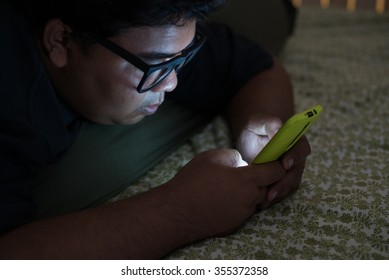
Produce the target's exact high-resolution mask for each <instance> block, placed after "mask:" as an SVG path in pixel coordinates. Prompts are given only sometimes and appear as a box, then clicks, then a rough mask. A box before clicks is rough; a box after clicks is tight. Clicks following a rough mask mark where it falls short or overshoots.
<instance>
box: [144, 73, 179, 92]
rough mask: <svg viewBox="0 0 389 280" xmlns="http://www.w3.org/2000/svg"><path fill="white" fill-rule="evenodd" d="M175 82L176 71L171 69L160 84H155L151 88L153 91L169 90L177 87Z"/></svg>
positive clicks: (176, 81)
mask: <svg viewBox="0 0 389 280" xmlns="http://www.w3.org/2000/svg"><path fill="white" fill-rule="evenodd" d="M177 84H178V78H177V73H176V71H175V70H173V71H172V72H170V74H169V75H167V76H166V78H165V79H164V80H163V81H162V82H161V83H160V84H158V85H156V86H155V87H154V88H152V89H151V90H152V91H154V92H171V91H173V90H174V89H175V88H176V87H177Z"/></svg>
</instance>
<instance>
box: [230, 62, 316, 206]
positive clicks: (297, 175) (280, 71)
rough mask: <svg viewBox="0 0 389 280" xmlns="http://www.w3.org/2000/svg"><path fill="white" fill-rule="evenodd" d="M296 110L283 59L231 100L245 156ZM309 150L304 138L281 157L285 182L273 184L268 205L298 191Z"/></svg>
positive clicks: (254, 151) (253, 152) (233, 121)
mask: <svg viewBox="0 0 389 280" xmlns="http://www.w3.org/2000/svg"><path fill="white" fill-rule="evenodd" d="M293 113H294V100H293V90H292V85H291V82H290V79H289V77H288V74H287V73H286V71H285V69H284V68H283V66H282V65H281V63H280V62H278V61H277V60H275V62H274V64H273V66H272V67H271V68H270V69H268V70H265V71H263V72H260V73H259V74H257V75H256V76H254V78H252V79H251V80H250V81H249V82H248V83H247V84H246V85H245V86H244V87H243V88H242V89H241V90H240V91H239V93H238V94H237V95H236V96H235V97H234V98H233V99H232V101H231V104H230V107H229V111H228V114H229V117H230V121H231V125H232V129H233V133H234V136H235V138H236V145H237V148H238V150H239V151H240V152H241V154H242V156H243V158H244V159H245V160H246V161H247V162H250V161H251V160H252V159H253V158H254V157H255V155H256V154H257V153H258V152H259V151H260V150H261V149H262V148H263V147H264V145H265V144H266V143H267V142H268V141H269V139H270V138H271V137H272V136H273V135H274V134H275V133H276V132H277V130H278V129H279V128H280V127H281V125H282V122H284V121H285V120H286V119H287V118H289V117H290V116H291V115H292V114H293ZM309 153H310V147H309V144H308V141H307V139H306V138H305V137H303V138H302V139H301V140H300V141H299V142H298V143H297V144H296V145H295V146H294V147H293V148H292V149H291V150H289V151H288V152H287V153H286V154H285V155H284V156H283V157H282V159H281V162H282V165H283V166H284V168H285V169H287V170H288V173H287V175H286V176H285V178H283V180H282V181H280V182H277V183H276V184H274V185H272V186H271V187H270V188H269V189H268V192H267V197H266V200H265V201H264V202H263V203H262V204H261V207H262V208H266V207H268V206H269V205H270V203H271V202H277V201H280V200H282V199H283V198H285V197H286V196H288V195H289V194H290V193H292V192H293V191H295V190H296V189H297V188H298V186H299V184H300V181H301V176H302V173H303V170H304V164H305V158H306V157H307V156H308V155H309Z"/></svg>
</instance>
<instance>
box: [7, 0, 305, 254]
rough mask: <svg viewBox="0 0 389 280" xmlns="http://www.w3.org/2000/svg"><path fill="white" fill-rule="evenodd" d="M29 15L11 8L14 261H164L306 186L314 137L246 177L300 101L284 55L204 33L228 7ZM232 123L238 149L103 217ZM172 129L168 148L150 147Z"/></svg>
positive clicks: (158, 1) (85, 6)
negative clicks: (220, 117)
mask: <svg viewBox="0 0 389 280" xmlns="http://www.w3.org/2000/svg"><path fill="white" fill-rule="evenodd" d="M13 2H14V3H15V1H13ZM16 2H17V5H15V7H16V8H15V9H14V8H11V7H10V6H9V5H8V4H7V3H6V2H5V1H4V0H3V1H1V2H0V3H1V7H0V11H1V13H2V14H1V17H0V18H1V34H2V36H3V37H4V38H7V40H6V41H5V40H4V41H5V42H6V43H5V44H3V46H2V47H1V49H0V50H1V52H0V55H1V59H2V66H3V69H2V70H1V71H2V72H1V76H0V78H1V83H2V85H3V89H4V90H2V91H1V94H0V98H1V103H0V104H1V105H0V106H1V110H0V120H1V124H0V129H1V134H0V137H1V138H0V147H1V148H0V149H1V159H0V160H1V172H2V173H1V187H0V202H1V204H0V207H1V211H0V213H1V214H0V215H1V232H2V236H1V237H0V248H1V250H0V255H1V257H2V258H24V259H30V258H45V259H54V258H60V259H79V258H87V259H96V258H103V259H108V258H114V259H119V258H160V257H163V256H164V255H166V254H167V253H169V252H170V251H172V250H174V249H175V248H178V247H180V246H183V245H186V244H189V243H191V242H193V241H196V240H199V239H203V238H207V237H211V236H220V235H225V234H228V233H230V232H232V231H233V230H235V229H236V228H238V227H239V226H240V225H241V224H242V223H244V221H245V220H246V219H247V218H249V217H250V216H251V215H252V214H253V213H255V211H256V210H257V209H258V208H261V209H264V208H267V207H268V206H269V205H270V204H271V203H274V202H278V201H280V200H282V199H283V198H284V197H286V196H287V195H288V194H290V193H291V192H292V191H294V190H295V189H297V188H298V185H299V183H300V180H301V175H302V172H303V168H304V161H305V158H306V156H307V155H308V154H309V152H310V148H309V144H308V142H307V140H306V139H305V138H304V139H303V140H301V141H300V142H299V143H298V144H297V145H296V146H295V147H294V148H293V149H291V150H290V151H289V152H288V153H287V154H286V155H285V156H284V157H283V158H282V159H281V160H280V161H277V162H273V163H268V164H261V165H248V164H247V162H250V160H251V159H252V158H253V157H254V156H255V155H256V153H258V151H260V150H261V148H262V147H263V146H264V145H265V143H266V142H267V141H268V140H269V138H271V137H272V135H274V133H275V132H276V130H277V129H278V128H279V127H280V125H281V123H282V121H283V120H285V119H286V118H287V117H289V116H290V115H291V114H292V113H293V96H292V89H291V85H290V82H289V79H288V76H287V74H286V73H285V71H284V69H283V68H282V66H281V65H280V64H279V63H278V62H277V61H276V60H273V59H272V57H271V56H270V55H268V54H267V53H265V52H264V51H263V50H261V49H260V48H259V47H257V46H256V45H255V44H252V43H250V42H248V41H245V40H243V39H241V38H237V37H234V36H233V35H232V33H231V32H230V31H229V30H228V29H227V28H226V27H223V26H205V25H203V24H202V23H201V22H202V21H203V19H204V17H205V16H206V15H207V14H208V13H210V12H212V11H214V10H215V9H217V8H219V7H221V6H222V5H223V2H224V1H217V0H193V1H186V0H182V1H179V0H147V1H145V0H142V1H124V0H112V1H104V0H90V1H87V0H84V1H61V0H58V1H44V0H40V1H39V0H37V1H16ZM16 10H17V11H22V12H21V13H20V14H19V13H18V12H16ZM21 14H23V15H24V16H21ZM28 26H29V27H30V28H31V30H32V31H30V28H29V27H28ZM206 38H207V39H206ZM4 65H7V69H5V68H4ZM178 73H179V74H178ZM169 95H170V99H171V100H170V101H169V103H168V104H166V105H165V104H164V105H162V103H163V102H164V100H165V98H167V97H169ZM181 106H185V107H181ZM159 107H160V108H159ZM177 108H178V109H177ZM181 108H190V109H181ZM223 111H225V112H226V113H227V116H228V119H229V120H230V123H231V127H232V131H233V133H234V136H235V138H236V144H237V150H231V149H225V150H215V151H209V152H205V153H202V154H200V155H198V156H197V157H195V158H194V159H193V160H192V161H190V162H189V163H188V164H187V165H186V166H185V167H184V168H183V169H182V170H180V171H179V172H178V173H177V175H176V176H175V177H174V178H172V179H171V180H170V181H168V182H166V183H165V184H163V185H161V186H156V187H155V188H153V189H152V190H151V191H148V192H146V193H143V194H140V195H137V196H134V197H132V198H129V199H124V200H122V201H119V202H116V203H111V204H104V205H99V204H100V202H101V199H102V198H106V197H108V196H109V194H112V193H114V192H117V191H118V190H119V189H120V188H122V187H123V185H126V184H129V183H130V182H131V180H133V179H134V178H136V177H137V176H139V174H140V173H141V171H142V170H141V171H136V170H135V169H136V167H137V165H138V164H141V163H142V164H143V162H146V163H145V164H144V166H146V169H147V168H150V166H151V165H152V164H153V163H155V160H158V159H160V158H162V157H163V156H165V155H166V153H161V154H160V155H159V156H156V158H153V157H154V154H156V152H155V151H158V152H159V151H160V150H164V149H165V145H170V146H166V150H170V149H172V147H176V146H177V145H178V143H181V141H182V139H184V138H185V137H187V136H188V135H189V133H190V132H191V131H193V129H195V128H197V127H198V126H199V125H200V124H203V123H204V122H205V121H206V120H208V119H209V117H211V116H214V115H215V114H218V113H221V112H223ZM151 115H153V116H151ZM146 116H148V117H147V118H146ZM143 119H144V120H143ZM181 119H182V120H185V122H184V123H182V122H179V120H181ZM142 120H143V121H142ZM80 125H81V128H80ZM107 125H109V126H107ZM161 127H163V133H162V134H160V135H162V136H163V137H166V139H161V140H160V139H156V140H155V139H154V137H152V138H153V139H152V140H155V141H150V142H147V143H146V144H144V145H140V146H139V143H138V142H136V141H137V139H149V138H148V137H147V135H149V134H148V133H150V132H152V131H153V130H154V129H161ZM181 127H183V128H181ZM142 129H144V130H142ZM177 131H178V133H177ZM145 134H146V136H145ZM107 135H108V138H107V139H109V141H107V143H105V142H104V141H105V139H106V138H105V137H107ZM112 135H113V136H112ZM163 137H161V138H163ZM157 138H158V137H157ZM177 138H178V139H179V141H176V139H177ZM75 139H77V140H75ZM121 139H125V143H124V144H123V143H121V142H120V141H121ZM149 140H150V139H149ZM159 140H160V141H159ZM132 141H135V142H132ZM155 142H157V143H155ZM101 143H103V144H101ZM134 143H135V144H134ZM172 143H173V144H172ZM140 144H142V143H140ZM143 146H145V147H143ZM149 146H156V147H157V148H156V149H155V150H151V151H154V152H152V153H147V151H150V150H147V149H148V147H149ZM102 147H103V148H102ZM110 149H112V150H113V152H110V151H111V150H110ZM106 150H108V151H109V152H108V153H107V152H106ZM112 153H114V154H115V158H114V159H111V160H106V158H103V156H101V155H104V154H105V155H106V156H111V155H112ZM85 155H86V156H85ZM91 157H93V158H92V159H91ZM133 157H134V158H133ZM85 158H87V160H85ZM94 158H95V159H98V160H93V159H94ZM80 160H81V161H82V162H83V160H85V162H86V163H85V164H79V161H80ZM131 160H133V161H131ZM105 162H106V163H107V165H106V166H107V167H108V166H111V165H112V166H115V167H117V168H119V167H124V168H125V169H124V170H125V171H120V172H118V171H117V170H114V169H117V168H113V169H112V170H107V169H105V167H104V166H103V167H102V166H100V165H99V164H100V163H105ZM71 166H77V169H76V170H75V171H74V172H73V173H72V171H71V170H72V169H71ZM85 166H89V167H88V168H90V169H88V170H89V171H88V172H86V171H85V170H86V169H87V168H86V167H85ZM46 168H48V170H49V171H47V172H46V171H45V170H47V169H46ZM84 168H85V170H84ZM133 169H134V170H133ZM53 174H54V175H53ZM127 174H135V175H129V177H126V176H127ZM67 178H71V181H67ZM96 178H99V179H96ZM100 178H101V179H100ZM117 178H119V179H120V180H119V181H120V182H119V183H118V182H116V180H117ZM98 181H99V182H98ZM63 182H66V183H63ZM69 182H70V183H69ZM101 182H103V183H101ZM65 197H66V198H65ZM61 199H62V200H61ZM63 200H64V201H65V202H63ZM52 201H54V203H52V204H54V205H52V204H50V203H51V202H52ZM61 203H63V204H64V208H61V209H58V207H57V206H59V204H61ZM96 205H98V206H96ZM90 206H96V207H90Z"/></svg>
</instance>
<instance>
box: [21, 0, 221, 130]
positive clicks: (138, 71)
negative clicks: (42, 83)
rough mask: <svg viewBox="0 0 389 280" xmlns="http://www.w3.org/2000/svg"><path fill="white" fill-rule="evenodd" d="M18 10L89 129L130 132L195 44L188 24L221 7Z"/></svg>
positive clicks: (208, 3) (63, 2) (154, 3)
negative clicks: (115, 127)
mask: <svg viewBox="0 0 389 280" xmlns="http://www.w3.org/2000/svg"><path fill="white" fill-rule="evenodd" d="M22 2H24V3H25V4H24V5H28V7H27V8H25V9H24V10H25V11H28V12H27V17H28V18H29V20H30V22H31V24H32V26H33V28H34V30H35V33H36V34H37V42H38V45H39V49H40V52H41V54H42V57H43V61H44V64H45V66H46V68H47V70H48V73H49V75H50V77H51V79H52V81H53V84H54V86H55V87H56V89H57V91H58V93H59V94H60V96H61V97H62V98H63V99H64V100H65V102H67V103H68V104H69V105H70V106H71V107H73V108H74V109H75V110H76V111H77V112H78V113H80V114H81V115H83V116H84V117H86V118H88V119H90V120H92V121H94V122H97V123H103V124H111V123H125V124H132V123H136V122H138V121H140V120H141V119H143V117H144V116H146V115H149V114H153V113H154V112H155V111H156V110H157V108H158V106H159V105H160V104H161V103H162V102H163V100H164V94H165V92H170V91H172V90H173V89H174V88H175V87H176V85H177V76H176V70H177V69H178V68H179V67H180V66H181V64H182V63H183V62H186V61H187V58H188V57H191V56H192V55H193V54H195V52H196V51H197V50H198V48H199V47H200V46H201V44H202V43H203V38H202V37H201V34H199V33H197V32H196V23H197V22H198V21H202V20H204V19H205V18H206V16H207V15H208V14H209V13H210V12H212V11H214V10H215V9H217V8H219V7H221V6H222V5H223V4H224V2H225V1H224V0H192V1H190V0H131V1H125V0H57V1H55V0H51V1H44V0H35V1H34V0H32V1H22ZM155 64H158V67H154V68H155V69H154V68H153V66H151V67H150V65H155ZM145 72H149V73H147V75H146V76H147V77H144V75H145Z"/></svg>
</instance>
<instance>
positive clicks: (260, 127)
mask: <svg viewBox="0 0 389 280" xmlns="http://www.w3.org/2000/svg"><path fill="white" fill-rule="evenodd" d="M281 126H282V122H281V120H280V119H278V118H261V119H258V120H254V121H250V122H249V124H248V126H247V129H248V130H250V131H252V132H253V133H255V134H257V135H266V136H268V137H269V138H271V137H273V136H274V134H276V133H277V131H278V130H279V129H280V128H281Z"/></svg>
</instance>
